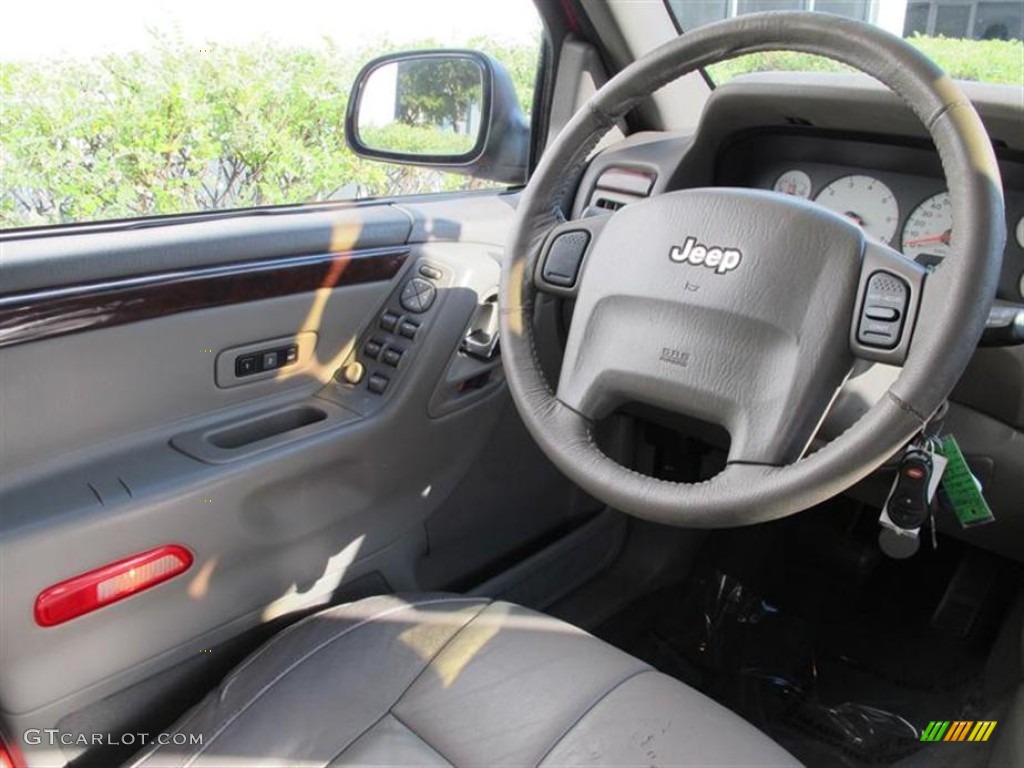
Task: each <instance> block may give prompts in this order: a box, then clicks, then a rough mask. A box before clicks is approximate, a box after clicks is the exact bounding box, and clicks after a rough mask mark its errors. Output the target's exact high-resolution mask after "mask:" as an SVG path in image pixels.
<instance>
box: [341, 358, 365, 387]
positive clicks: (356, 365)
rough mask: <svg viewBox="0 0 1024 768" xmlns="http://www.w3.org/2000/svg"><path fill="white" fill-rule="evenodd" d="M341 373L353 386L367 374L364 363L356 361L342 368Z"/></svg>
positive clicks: (346, 381) (342, 377) (344, 379)
mask: <svg viewBox="0 0 1024 768" xmlns="http://www.w3.org/2000/svg"><path fill="white" fill-rule="evenodd" d="M340 373H341V377H340V378H341V379H342V380H343V381H344V382H345V383H346V384H352V385H353V386H355V385H356V384H358V383H359V382H360V381H362V380H363V376H364V375H365V374H366V368H365V367H363V364H362V363H360V362H358V361H356V362H353V363H349V364H348V365H346V366H345V367H344V368H342V369H341V371H340Z"/></svg>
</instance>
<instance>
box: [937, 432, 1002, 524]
mask: <svg viewBox="0 0 1024 768" xmlns="http://www.w3.org/2000/svg"><path fill="white" fill-rule="evenodd" d="M939 452H940V453H941V454H942V455H943V456H945V457H946V460H947V461H948V462H949V463H948V464H947V465H946V471H945V472H944V473H943V475H942V490H943V491H945V492H946V498H947V499H949V503H950V505H951V506H952V507H953V512H954V513H955V514H956V518H957V520H959V521H960V525H961V527H963V528H970V527H971V526H973V525H984V524H985V523H991V522H994V521H995V519H996V517H995V515H993V514H992V510H991V509H989V508H988V504H987V503H986V501H985V497H984V496H982V495H981V491H980V490H978V485H977V483H976V482H975V480H974V475H973V474H971V470H970V469H969V468H968V466H967V462H966V461H965V460H964V455H963V453H961V451H960V446H959V445H957V443H956V438H954V437H953V436H952V435H949V436H947V437H946V438H944V439H943V441H942V449H941V450H940V451H939Z"/></svg>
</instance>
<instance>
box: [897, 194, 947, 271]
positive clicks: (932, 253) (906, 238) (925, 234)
mask: <svg viewBox="0 0 1024 768" xmlns="http://www.w3.org/2000/svg"><path fill="white" fill-rule="evenodd" d="M952 233H953V203H952V201H951V200H950V199H949V193H948V192H940V193H939V194H937V195H932V196H931V197H929V198H928V199H927V200H925V201H924V202H923V203H921V204H920V205H919V206H917V208H915V209H914V210H913V212H911V214H910V216H908V217H907V223H906V224H904V225H903V255H904V256H906V257H907V258H908V259H913V260H914V261H917V262H920V263H921V264H924V265H925V266H934V265H936V264H938V263H939V262H940V261H942V260H943V259H944V258H946V257H947V256H949V253H950V250H949V238H950V236H951V235H952Z"/></svg>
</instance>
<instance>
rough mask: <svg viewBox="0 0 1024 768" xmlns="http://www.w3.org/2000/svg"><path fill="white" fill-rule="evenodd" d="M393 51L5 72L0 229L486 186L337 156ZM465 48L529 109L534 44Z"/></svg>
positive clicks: (991, 66)
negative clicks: (372, 70) (350, 120)
mask: <svg viewBox="0 0 1024 768" xmlns="http://www.w3.org/2000/svg"><path fill="white" fill-rule="evenodd" d="M911 42H912V43H913V44H914V45H916V46H918V47H919V48H920V49H921V50H923V51H924V52H925V53H927V54H928V55H929V56H932V57H933V58H934V59H935V60H936V61H938V63H939V64H940V65H941V66H942V67H944V68H945V69H946V70H947V71H948V72H949V73H950V74H951V75H952V76H953V77H955V78H963V79H973V80H986V81H991V82H1003V83H1012V84H1016V85H1018V86H1024V82H1022V81H1024V44H1022V43H1021V42H1019V41H1010V42H1004V41H975V40H949V39H945V38H926V37H917V38H914V39H913V40H912V41H911ZM436 46H437V43H436V42H435V41H432V40H424V41H420V42H419V43H417V44H406V45H403V46H401V47H402V48H412V47H423V48H431V47H436ZM396 47H397V46H394V45H386V44H382V45H377V46H371V47H368V48H367V49H365V50H363V51H359V52H358V53H356V54H352V53H345V52H343V51H340V50H338V49H337V48H335V47H334V46H332V45H331V44H330V43H329V41H328V43H327V44H326V45H325V46H324V47H323V48H320V49H316V50H305V49H294V48H285V47H280V46H276V45H274V44H272V43H269V42H261V43H253V44H250V45H246V46H235V47H213V48H210V49H207V50H203V51H197V50H195V49H194V48H191V47H189V46H186V45H185V44H184V43H183V42H181V41H180V40H174V39H171V38H167V37H157V38H156V39H155V42H154V46H153V49H152V51H150V52H148V53H146V54H145V55H144V54H141V53H134V54H128V55H118V56H104V57H100V58H96V59H92V60H89V61H84V62H83V61H45V62H28V63H25V62H20V63H2V64H0V105H2V108H0V141H2V144H0V228H8V227H24V226H35V225H43V224H60V223H67V222H76V221H90V220H96V219H117V218H132V217H136V216H149V215H157V214H173V213H184V212H191V211H197V210H215V209H225V208H241V207H251V206H262V205H278V204H288V203H301V202H311V201H323V200H336V199H349V198H353V197H367V196H381V195H399V194H410V193H419V192H434V191H448V190H455V189H468V188H474V187H481V186H488V183H487V182H480V181H476V180H473V179H468V178H466V177H462V176H453V175H447V174H441V173H437V172H433V171H428V170H424V169H417V168H411V167H408V166H396V165H386V164H382V163H377V162H371V161H365V160H360V159H359V158H357V157H355V156H354V155H352V153H351V152H350V151H349V150H348V147H347V146H346V144H345V137H344V126H343V117H344V114H345V108H346V106H347V101H348V89H349V87H350V85H351V83H352V80H353V78H354V76H355V74H356V71H357V70H358V67H359V66H360V65H361V64H362V63H363V62H365V61H367V60H368V59H370V58H372V57H373V56H377V55H380V54H381V53H384V52H386V51H387V50H393V49H395V48H396ZM468 47H472V48H476V49H478V50H484V51H486V52H488V53H490V54H491V55H493V56H494V57H495V58H497V59H498V60H499V61H501V62H502V63H503V64H504V65H505V66H506V67H507V68H508V69H509V71H510V72H511V74H512V79H513V81H514V83H515V87H516V92H517V94H518V96H519V100H520V103H521V104H522V106H523V110H524V112H526V113H529V112H530V109H531V107H532V99H533V91H534V78H535V73H536V69H537V59H538V48H539V42H538V43H536V44H534V45H518V46H517V45H511V46H510V45H501V44H499V43H496V42H495V41H493V40H489V39H486V38H476V39H474V40H470V41H469V46H468ZM841 69H843V67H841V65H838V64H836V63H835V62H832V61H829V60H827V59H821V58H819V57H815V56H808V55H805V54H799V53H759V54H754V55H751V56H746V57H743V58H741V59H737V60H734V61H729V62H725V63H723V64H719V65H716V66H715V67H713V68H712V69H711V74H712V77H713V78H714V80H715V81H716V82H723V81H725V80H728V79H729V78H731V77H735V76H736V75H739V74H743V73H746V72H756V71H765V70H816V71H836V70H841ZM406 133H407V134H408V136H407V138H408V140H409V141H410V142H418V141H421V137H417V136H416V134H415V132H414V131H412V132H406ZM410 146H412V144H410Z"/></svg>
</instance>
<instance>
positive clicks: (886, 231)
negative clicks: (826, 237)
mask: <svg viewBox="0 0 1024 768" xmlns="http://www.w3.org/2000/svg"><path fill="white" fill-rule="evenodd" d="M814 200H815V202H817V203H820V204H821V205H824V206H825V207H826V208H828V209H829V210H832V211H835V212H836V213H841V214H842V215H843V216H846V217H847V218H849V219H852V220H853V221H854V222H856V223H857V224H859V225H860V226H861V227H863V228H864V231H865V232H867V233H868V234H869V235H871V236H873V237H876V238H878V239H879V240H882V241H883V242H886V243H891V242H892V239H893V237H894V236H895V235H896V227H897V225H898V224H899V220H900V207H899V204H898V203H897V202H896V197H895V196H894V195H893V193H892V190H891V189H889V188H888V187H887V186H886V185H885V184H883V183H882V182H881V181H879V180H878V179H876V178H873V177H871V176H843V177H842V178H841V179H836V180H835V181H833V182H832V183H831V184H829V185H828V186H827V187H825V188H824V189H823V190H821V192H819V193H818V196H817V197H816V198H814Z"/></svg>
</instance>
